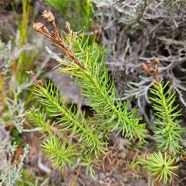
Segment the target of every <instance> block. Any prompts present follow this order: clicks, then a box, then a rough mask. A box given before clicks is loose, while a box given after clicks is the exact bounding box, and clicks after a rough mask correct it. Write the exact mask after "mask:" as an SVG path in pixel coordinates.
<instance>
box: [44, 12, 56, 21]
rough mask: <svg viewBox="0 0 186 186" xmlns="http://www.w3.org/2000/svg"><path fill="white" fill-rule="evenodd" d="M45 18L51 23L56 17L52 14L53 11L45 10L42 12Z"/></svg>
mask: <svg viewBox="0 0 186 186" xmlns="http://www.w3.org/2000/svg"><path fill="white" fill-rule="evenodd" d="M42 17H43V19H46V20H47V22H49V23H51V22H54V21H55V17H54V15H53V14H52V12H50V11H49V10H44V12H43V14H42Z"/></svg>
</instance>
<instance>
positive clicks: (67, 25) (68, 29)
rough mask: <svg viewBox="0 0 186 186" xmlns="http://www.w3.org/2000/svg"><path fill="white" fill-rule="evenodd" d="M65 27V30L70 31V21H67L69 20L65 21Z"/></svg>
mask: <svg viewBox="0 0 186 186" xmlns="http://www.w3.org/2000/svg"><path fill="white" fill-rule="evenodd" d="M65 28H66V30H67V31H68V32H70V31H71V29H70V23H69V22H66V25H65Z"/></svg>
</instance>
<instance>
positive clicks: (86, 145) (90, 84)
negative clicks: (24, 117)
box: [29, 10, 147, 172]
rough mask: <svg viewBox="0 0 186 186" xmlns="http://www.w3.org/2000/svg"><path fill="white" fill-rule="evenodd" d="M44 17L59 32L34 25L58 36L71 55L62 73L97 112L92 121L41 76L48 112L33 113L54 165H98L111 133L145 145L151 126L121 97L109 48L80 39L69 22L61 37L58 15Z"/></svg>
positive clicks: (43, 101)
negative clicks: (108, 61) (107, 60)
mask: <svg viewBox="0 0 186 186" xmlns="http://www.w3.org/2000/svg"><path fill="white" fill-rule="evenodd" d="M43 17H44V19H46V20H47V21H48V22H49V23H50V24H52V26H53V29H54V30H53V31H54V32H53V33H50V32H49V31H48V29H47V28H46V27H45V26H44V25H43V24H42V23H35V24H34V26H33V27H34V29H35V30H36V31H39V32H41V33H42V34H44V35H45V36H47V37H49V38H50V39H52V44H53V45H54V46H56V47H58V48H59V49H61V50H62V51H63V52H64V53H65V54H66V55H65V56H66V57H65V58H64V59H63V60H62V62H60V65H59V66H61V67H62V68H61V71H62V72H64V73H66V74H69V75H70V76H71V77H72V78H73V80H74V83H76V84H77V85H79V86H80V87H82V89H83V92H82V94H83V96H85V98H86V99H87V105H89V106H90V107H91V108H92V109H93V110H94V113H95V117H94V119H90V118H89V119H86V118H85V114H84V113H82V114H80V113H78V111H77V110H73V109H72V108H68V107H67V105H66V103H65V101H64V100H61V98H60V96H59V94H58V90H57V88H56V87H55V86H54V85H52V84H51V83H49V84H48V85H45V86H40V85H39V84H38V81H37V80H36V90H35V94H36V96H37V98H38V100H39V102H40V103H41V105H43V110H41V109H40V110H38V111H37V112H36V111H35V110H34V111H31V112H30V113H29V117H30V118H31V120H32V121H33V123H35V124H36V125H39V126H40V127H41V128H43V129H44V131H45V132H46V133H47V135H48V139H47V140H46V141H45V142H44V145H43V147H44V150H45V151H46V152H47V153H48V157H49V159H52V161H53V164H54V165H55V166H62V165H64V164H65V163H68V164H73V165H76V164H82V165H89V166H90V165H92V164H95V163H96V162H97V161H98V160H99V157H100V155H102V154H103V153H105V152H106V150H107V142H106V140H107V135H108V132H110V131H113V130H116V131H117V133H120V134H122V135H123V136H124V137H126V138H129V139H130V140H131V141H133V142H135V141H136V140H137V141H138V142H139V144H142V143H144V142H145V138H146V137H147V130H146V129H145V125H144V124H140V123H139V122H140V120H141V118H137V117H136V110H129V102H126V103H124V104H123V102H122V100H119V101H116V88H115V85H114V81H113V79H112V78H111V77H110V76H109V74H108V69H107V67H106V66H105V65H104V51H103V49H102V48H100V47H99V46H98V45H97V44H92V45H89V40H88V39H85V37H84V36H83V35H82V36H81V37H78V33H75V32H73V31H72V30H71V29H70V25H69V24H68V23H67V24H66V29H67V33H66V32H63V37H60V36H59V33H58V29H57V27H56V25H55V18H54V16H53V14H52V13H51V12H49V11H47V10H45V11H44V12H43ZM32 77H33V78H34V75H33V76H32ZM46 115H47V117H46ZM63 135H66V136H64V137H63ZM91 167H92V166H90V169H91ZM91 172H92V170H91Z"/></svg>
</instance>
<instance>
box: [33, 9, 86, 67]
mask: <svg viewBox="0 0 186 186" xmlns="http://www.w3.org/2000/svg"><path fill="white" fill-rule="evenodd" d="M42 17H43V19H45V20H46V21H47V22H48V23H50V24H51V25H52V27H53V31H51V32H50V31H49V30H48V29H47V27H46V26H45V25H44V24H43V23H40V22H39V23H34V24H33V29H34V30H35V31H37V32H40V33H41V34H43V35H45V36H47V37H48V38H50V39H51V40H52V45H54V46H56V47H58V48H59V49H61V50H63V51H64V52H65V53H66V55H67V56H68V57H69V59H71V60H72V61H73V62H74V63H76V64H77V65H78V66H79V67H80V68H82V69H84V70H85V67H84V66H83V65H82V64H81V63H80V62H79V60H78V59H77V58H76V57H75V56H74V55H73V53H72V51H71V50H70V49H69V48H70V47H68V46H66V45H65V43H64V39H63V38H61V37H60V35H59V31H58V28H57V26H56V23H55V17H54V15H53V14H52V13H51V12H50V11H48V10H45V11H44V12H43V14H42ZM66 29H67V31H68V32H71V29H70V24H69V23H66Z"/></svg>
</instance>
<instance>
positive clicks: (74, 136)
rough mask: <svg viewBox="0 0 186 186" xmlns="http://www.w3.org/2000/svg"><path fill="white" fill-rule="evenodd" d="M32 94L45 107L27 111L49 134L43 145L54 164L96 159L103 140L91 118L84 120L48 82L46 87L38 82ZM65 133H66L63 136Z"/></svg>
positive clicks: (104, 145)
mask: <svg viewBox="0 0 186 186" xmlns="http://www.w3.org/2000/svg"><path fill="white" fill-rule="evenodd" d="M35 94H36V96H37V98H38V100H39V102H40V103H41V105H43V106H44V109H43V110H42V111H41V109H39V110H37V112H36V111H35V110H34V111H32V112H30V113H29V117H30V119H31V121H32V122H33V123H35V124H36V125H37V126H39V127H41V128H43V129H44V131H45V132H46V133H47V134H48V137H49V138H48V140H46V141H45V142H44V144H43V147H44V150H45V151H46V152H47V153H48V158H49V159H51V160H52V162H53V165H54V166H55V167H58V166H62V165H64V164H65V163H68V164H76V161H77V159H78V158H80V164H89V163H91V162H89V159H91V160H92V161H93V160H94V159H98V157H99V155H100V154H101V153H103V152H104V151H105V149H106V142H104V141H103V135H102V133H101V132H100V131H98V130H96V129H97V128H96V126H94V125H93V124H92V121H91V120H85V117H84V113H83V114H79V113H78V112H77V111H76V110H75V109H73V110H72V108H68V106H67V105H66V103H65V102H64V101H62V100H60V98H59V93H58V90H57V87H56V86H55V85H53V84H51V83H49V84H48V85H46V86H45V87H42V86H40V85H37V87H36V90H35ZM74 110H75V111H74ZM46 114H47V116H48V118H47V117H46ZM52 121H53V123H52ZM65 133H66V134H67V133H69V135H68V136H66V137H63V134H65ZM86 156H88V157H89V159H87V158H86Z"/></svg>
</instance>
